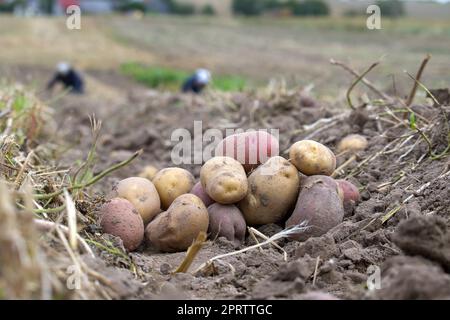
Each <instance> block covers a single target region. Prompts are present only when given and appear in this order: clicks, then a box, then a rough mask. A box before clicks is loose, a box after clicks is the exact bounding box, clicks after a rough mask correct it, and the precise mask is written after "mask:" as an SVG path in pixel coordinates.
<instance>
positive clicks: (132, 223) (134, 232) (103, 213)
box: [99, 198, 144, 251]
mask: <svg viewBox="0 0 450 320" xmlns="http://www.w3.org/2000/svg"><path fill="white" fill-rule="evenodd" d="M99 216H100V226H101V227H102V229H103V232H105V233H109V234H112V235H114V236H116V237H119V238H120V239H122V241H123V246H124V247H125V249H127V250H128V251H133V250H135V249H136V248H137V247H139V245H140V244H141V243H142V240H143V239H144V221H143V220H142V217H141V216H140V214H139V212H138V211H137V209H136V208H135V207H134V206H133V204H132V203H131V202H130V201H128V200H126V199H122V198H114V199H111V200H109V201H108V202H106V203H105V204H104V205H103V206H102V207H101V208H100V212H99Z"/></svg>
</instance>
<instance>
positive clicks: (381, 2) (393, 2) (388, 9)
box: [344, 0, 405, 18]
mask: <svg viewBox="0 0 450 320" xmlns="http://www.w3.org/2000/svg"><path fill="white" fill-rule="evenodd" d="M375 4H376V5H377V6H379V7H380V11H381V16H384V17H390V18H396V17H401V16H404V15H405V4H404V3H403V1H400V0H378V1H377V2H375ZM366 14H367V13H366V11H365V10H362V9H361V10H356V9H351V10H348V11H346V12H345V13H344V15H345V16H347V17H354V16H362V15H366Z"/></svg>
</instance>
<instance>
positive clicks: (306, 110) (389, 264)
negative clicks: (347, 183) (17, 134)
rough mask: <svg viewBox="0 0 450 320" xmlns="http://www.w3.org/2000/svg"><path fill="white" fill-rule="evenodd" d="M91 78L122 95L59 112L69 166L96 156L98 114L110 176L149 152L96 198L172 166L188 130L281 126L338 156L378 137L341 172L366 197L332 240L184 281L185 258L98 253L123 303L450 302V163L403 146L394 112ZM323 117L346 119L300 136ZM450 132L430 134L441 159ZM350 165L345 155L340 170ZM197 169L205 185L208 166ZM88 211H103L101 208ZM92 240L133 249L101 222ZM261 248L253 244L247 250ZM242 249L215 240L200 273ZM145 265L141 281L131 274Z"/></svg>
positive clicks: (236, 261) (145, 251) (238, 261)
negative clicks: (148, 170) (177, 141)
mask: <svg viewBox="0 0 450 320" xmlns="http://www.w3.org/2000/svg"><path fill="white" fill-rule="evenodd" d="M90 77H92V79H93V80H94V81H97V82H98V83H100V85H101V86H102V88H104V89H103V90H104V91H102V92H104V93H105V95H106V92H109V93H110V95H106V96H105V97H103V98H102V97H101V96H100V95H99V94H97V95H94V94H93V93H92V90H90V91H91V92H90V93H88V94H87V95H85V96H75V95H68V96H66V97H63V98H61V99H59V100H58V101H57V102H56V103H53V105H54V109H55V112H56V117H57V119H58V120H59V122H60V131H59V137H60V138H61V139H62V140H63V141H64V143H65V144H66V145H72V148H71V149H70V150H69V151H68V152H66V153H65V154H64V155H63V156H62V157H61V158H60V159H59V161H60V162H61V163H62V164H64V165H72V164H73V160H74V159H80V158H83V157H84V156H85V154H86V153H87V151H88V149H89V146H90V141H91V139H90V136H91V132H90V123H89V119H88V115H89V114H92V113H95V114H96V117H97V118H98V119H101V120H102V121H103V131H102V133H103V134H102V136H101V138H100V140H99V146H98V160H99V161H98V168H97V169H98V170H100V169H104V168H106V167H107V166H110V165H111V164H113V163H117V162H118V161H121V160H124V159H126V158H128V157H129V156H130V155H131V154H133V153H134V152H135V151H136V150H138V149H141V148H143V149H144V153H143V155H142V156H141V157H139V158H138V159H137V160H136V161H134V162H133V163H132V164H131V165H129V166H127V167H125V168H123V169H121V170H120V171H118V172H116V173H114V174H113V175H112V176H110V177H107V178H106V179H104V180H102V181H101V183H99V184H98V185H96V186H95V187H94V192H95V193H94V195H93V199H94V198H95V195H100V196H103V195H105V194H107V193H108V192H109V190H110V188H111V186H112V185H113V184H114V182H116V181H118V180H120V179H122V178H124V177H128V176H133V175H137V174H138V173H139V171H140V170H141V169H142V168H143V167H144V166H145V165H148V164H151V165H155V166H157V167H160V168H163V167H166V166H171V165H172V164H171V160H170V151H171V148H172V144H171V143H170V135H171V132H172V131H173V130H174V129H176V128H187V129H189V130H192V128H193V122H194V121H200V120H201V121H203V130H206V129H208V128H223V129H225V128H227V127H232V126H238V127H240V128H243V129H247V128H256V129H257V128H268V127H273V128H279V129H280V146H281V148H280V149H281V150H282V151H283V152H285V150H286V149H287V148H288V147H289V145H290V144H291V143H292V142H294V141H297V140H299V139H301V138H306V137H307V138H311V139H314V140H317V141H320V142H322V143H324V144H326V145H328V146H330V147H331V148H332V149H334V147H335V146H336V144H337V142H338V141H339V140H340V139H341V138H343V137H344V136H346V135H347V134H350V133H359V134H363V135H365V136H366V137H367V138H368V140H369V148H368V149H367V150H365V151H363V152H361V153H360V154H358V157H357V160H356V161H355V162H353V163H352V164H351V165H350V166H349V167H347V168H346V170H345V173H344V174H342V175H341V177H346V176H348V175H350V176H351V177H349V179H350V180H351V181H353V182H354V183H355V184H356V185H357V186H358V187H359V188H360V190H361V195H362V201H361V203H359V204H358V205H357V206H356V207H355V208H354V211H353V212H352V214H351V215H349V216H347V217H346V218H345V220H344V221H343V222H342V223H341V224H340V225H338V226H337V227H335V228H334V229H332V230H330V231H329V232H328V233H327V234H325V235H323V236H321V237H318V238H310V239H308V240H307V241H305V242H302V243H301V242H295V241H288V240H281V241H279V244H280V245H281V246H282V247H283V248H284V250H286V252H287V253H288V261H284V260H283V254H282V253H281V252H280V251H279V250H278V249H276V248H274V247H264V248H262V249H261V251H259V250H253V251H248V252H246V253H242V254H239V255H235V256H231V257H228V258H224V259H223V260H222V263H220V264H217V265H216V267H217V270H216V272H215V273H214V274H213V275H192V274H190V273H186V274H175V275H172V274H171V272H170V271H171V270H173V269H175V268H176V267H177V266H178V265H179V264H180V263H181V261H182V259H183V258H184V256H185V253H183V252H181V253H174V254H162V253H158V252H155V251H154V250H152V248H149V247H147V246H145V245H143V246H141V248H140V249H139V250H138V251H136V252H133V253H129V254H128V259H125V258H124V257H122V256H118V255H114V254H111V253H108V252H107V251H103V250H100V249H98V248H94V249H95V250H96V253H97V255H98V256H99V257H100V259H97V260H92V261H89V264H90V265H91V266H93V268H95V269H96V270H97V271H98V272H100V273H102V274H104V275H106V276H107V277H108V278H109V279H111V280H112V282H113V286H114V290H115V291H116V292H117V297H118V298H127V299H136V298H139V299H140V298H190V299H191V298H192V299H215V298H226V299H247V298H255V299H273V298H277V299H278V298H282V299H317V298H325V299H332V298H334V297H337V298H341V299H413V298H425V299H437V298H450V289H449V288H450V274H448V272H449V271H450V252H449V248H450V232H449V227H450V209H449V208H450V188H449V179H450V175H446V176H442V174H443V173H445V172H447V171H448V170H449V159H448V157H444V158H442V159H440V160H431V159H429V158H428V157H426V153H427V145H426V144H425V143H424V142H423V141H422V142H418V143H417V144H416V145H415V146H414V147H412V146H413V145H414V143H416V141H417V136H415V137H414V138H413V139H411V140H410V141H408V142H407V143H405V144H404V145H400V146H399V145H397V144H396V142H397V141H398V140H395V139H397V138H398V137H400V136H401V135H402V134H404V133H405V132H406V131H405V128H403V127H401V126H398V125H393V124H391V123H389V122H387V121H385V122H384V121H380V120H379V119H377V118H376V117H375V116H374V115H375V114H376V113H380V112H383V110H377V109H376V107H373V108H372V109H367V108H361V109H360V111H358V112H352V113H350V112H348V111H344V112H343V111H342V110H336V109H334V108H332V107H331V106H328V105H322V104H321V103H320V102H318V101H316V100H314V99H311V98H307V97H305V94H304V93H300V92H291V93H286V94H277V93H275V92H266V93H261V94H256V93H245V94H244V93H240V94H230V95H228V94H227V95H225V94H223V95H216V94H206V95H205V96H199V97H193V96H188V95H181V94H176V93H162V92H155V91H150V90H145V89H143V88H139V87H137V89H136V86H133V85H130V84H129V82H128V81H127V80H126V79H124V78H122V77H120V76H118V75H115V74H107V75H106V74H104V73H102V74H100V73H99V74H98V75H96V73H95V72H94V71H93V72H92V73H91V74H90ZM94 81H93V82H92V83H94ZM97 82H95V83H97ZM414 109H415V110H416V112H417V113H418V114H420V115H423V116H424V117H425V118H427V119H429V120H430V121H431V119H438V118H437V117H442V115H441V114H440V112H439V110H438V109H437V108H436V107H427V106H425V105H423V106H415V107H414ZM447 113H448V109H447ZM322 118H328V119H334V120H330V122H325V123H323V124H321V126H322V127H319V126H318V127H315V128H313V129H310V130H309V131H301V130H299V129H302V128H304V127H303V125H309V124H312V123H315V122H316V121H318V120H319V119H322ZM436 121H437V122H436V123H442V121H441V122H439V121H438V120H436ZM320 128H322V129H320ZM442 132H443V128H442V126H439V125H437V126H436V127H435V129H434V130H433V131H431V132H429V134H430V136H431V139H432V143H433V147H434V148H435V150H436V152H439V151H442V150H443V149H444V148H445V146H446V144H445V140H444V141H442V140H443V139H442ZM395 146H397V148H395V149H394V147H395ZM410 149H411V150H410ZM409 150H410V151H409ZM381 151H383V152H381ZM408 151H409V152H408ZM376 154H378V156H377V157H375V158H372V159H371V160H370V161H367V162H366V163H365V164H363V165H361V166H360V167H358V164H361V163H363V161H364V159H367V158H369V157H370V156H373V155H376ZM282 155H283V156H286V154H285V153H282ZM424 155H425V156H424ZM347 158H348V156H345V155H344V156H342V157H339V158H338V160H339V163H340V164H342V163H343V162H344V161H345V160H346V159H347ZM185 167H186V168H187V169H189V170H190V171H191V172H192V173H193V174H194V175H195V176H196V178H198V174H199V169H200V166H199V165H188V166H185ZM438 177H439V178H438ZM437 178H438V179H437ZM428 182H430V184H429V185H428V186H426V187H425V188H423V189H422V190H421V191H419V192H417V190H419V189H420V188H421V187H422V186H423V185H424V184H426V183H428ZM410 195H413V196H412V198H410V199H409V200H408V201H407V202H406V204H405V205H404V206H402V208H401V209H400V210H398V212H396V213H395V214H394V215H393V216H392V218H391V219H389V220H387V221H386V222H385V223H383V224H382V223H381V222H380V220H379V219H378V218H380V217H382V216H384V215H385V214H386V213H388V212H390V211H391V210H392V209H394V208H396V207H397V206H398V205H400V204H401V203H402V202H403V201H404V200H405V199H407V198H408V197H409V196H410ZM80 211H81V212H82V213H83V214H87V215H94V216H95V214H96V211H95V206H92V205H88V206H87V207H86V208H85V209H84V210H80ZM259 230H260V231H261V232H263V233H264V234H266V235H268V236H270V235H273V234H275V233H276V232H278V231H280V230H282V227H281V226H278V225H267V226H262V227H260V228H259ZM83 232H85V233H86V234H90V235H91V236H95V237H98V238H99V239H109V240H111V241H114V242H115V243H116V244H117V246H119V247H120V246H121V244H120V241H119V240H118V239H117V238H114V237H111V236H108V235H102V234H101V232H100V230H99V228H98V226H96V225H88V226H84V229H83ZM253 243H254V242H253V240H252V238H251V237H247V240H246V243H245V244H243V245H242V246H241V247H245V246H248V245H250V244H253ZM235 249H236V248H235V246H234V245H233V244H232V243H230V242H228V241H226V240H225V239H222V238H220V239H217V240H216V241H208V242H207V243H206V244H205V246H204V248H203V249H202V250H201V251H200V253H199V254H198V256H197V257H196V259H195V261H194V265H193V266H192V267H191V269H190V270H191V271H192V270H195V269H196V268H197V267H198V266H199V265H200V264H201V263H203V262H205V261H206V260H208V259H209V258H211V257H213V256H215V255H218V254H222V253H227V252H231V251H233V250H235ZM133 265H134V266H135V267H136V270H135V272H131V271H130V270H132V266H133ZM230 265H231V266H232V268H230ZM372 265H375V266H379V267H380V268H381V290H374V291H369V290H368V289H367V286H366V280H367V278H368V276H369V273H368V268H369V267H370V266H372Z"/></svg>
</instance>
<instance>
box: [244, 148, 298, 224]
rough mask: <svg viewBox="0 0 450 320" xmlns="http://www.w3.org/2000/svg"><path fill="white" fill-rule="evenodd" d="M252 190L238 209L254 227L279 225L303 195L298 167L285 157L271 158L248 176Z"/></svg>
mask: <svg viewBox="0 0 450 320" xmlns="http://www.w3.org/2000/svg"><path fill="white" fill-rule="evenodd" d="M248 184H249V191H248V193H247V195H246V197H245V198H244V199H242V200H241V201H240V202H239V204H238V207H239V208H240V209H241V212H242V214H243V215H244V218H245V221H246V222H247V224H250V225H261V224H269V223H276V222H278V221H280V220H281V219H282V218H283V217H284V216H285V215H286V214H287V213H288V210H289V209H290V208H291V207H292V206H293V205H294V203H295V201H296V200H297V195H298V192H299V184H300V179H299V174H298V171H297V168H296V167H295V166H294V165H292V164H291V163H290V162H289V161H288V160H286V159H284V158H282V157H278V156H277V157H273V158H270V159H269V160H268V161H267V162H266V163H264V164H263V165H261V166H259V167H258V168H257V169H256V170H255V171H253V172H252V173H251V174H250V176H249V177H248Z"/></svg>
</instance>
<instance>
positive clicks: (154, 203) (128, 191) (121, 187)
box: [113, 177, 161, 224]
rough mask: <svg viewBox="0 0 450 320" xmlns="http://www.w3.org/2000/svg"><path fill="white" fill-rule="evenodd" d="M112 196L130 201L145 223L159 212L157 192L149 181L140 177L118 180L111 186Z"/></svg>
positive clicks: (159, 203)
mask: <svg viewBox="0 0 450 320" xmlns="http://www.w3.org/2000/svg"><path fill="white" fill-rule="evenodd" d="M113 197H119V198H124V199H127V200H128V201H130V202H131V203H132V204H133V206H134V207H135V208H136V209H137V211H138V212H139V214H140V215H141V217H142V220H144V223H145V224H147V223H148V222H149V221H150V220H152V219H153V218H154V217H155V216H156V215H157V214H158V213H159V212H160V206H161V202H160V199H159V195H158V192H157V191H156V188H155V186H154V185H153V183H152V182H151V181H149V180H148V179H145V178H140V177H131V178H127V179H124V180H121V181H119V183H118V184H117V185H115V186H114V187H113Z"/></svg>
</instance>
